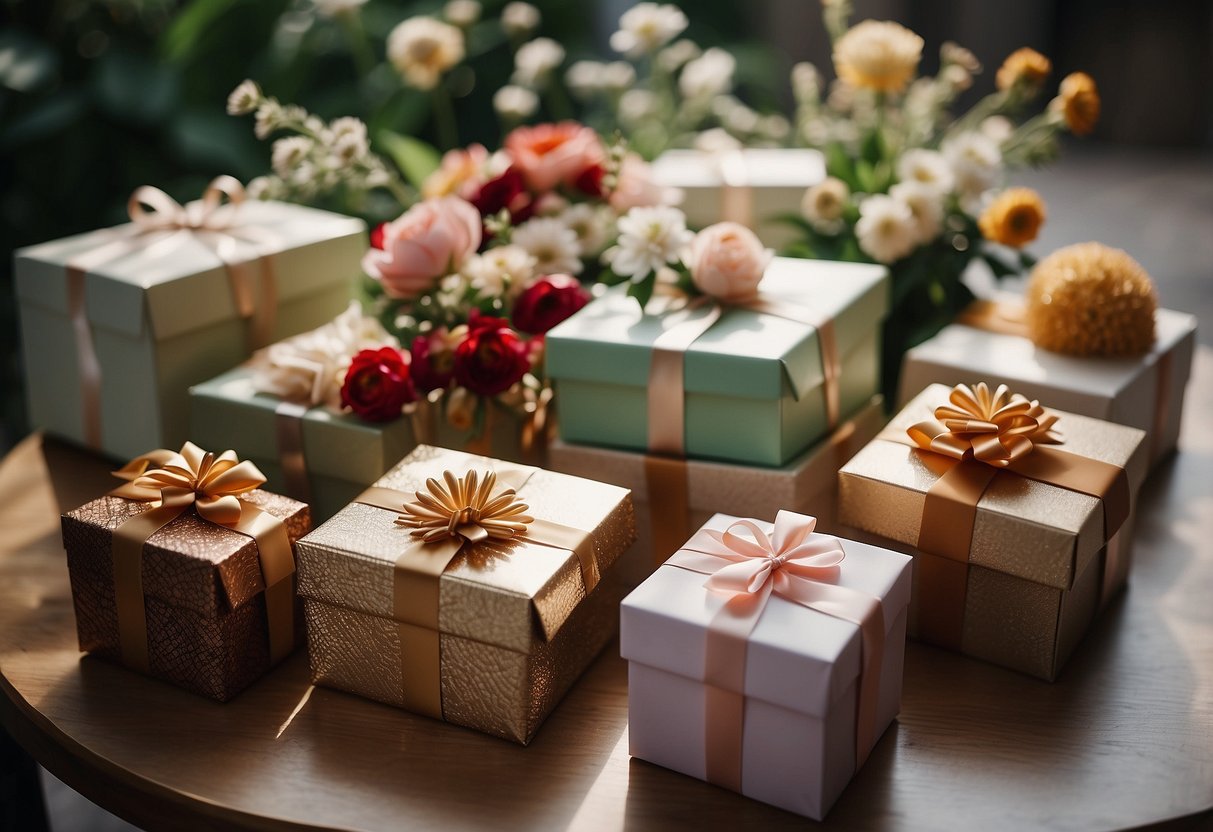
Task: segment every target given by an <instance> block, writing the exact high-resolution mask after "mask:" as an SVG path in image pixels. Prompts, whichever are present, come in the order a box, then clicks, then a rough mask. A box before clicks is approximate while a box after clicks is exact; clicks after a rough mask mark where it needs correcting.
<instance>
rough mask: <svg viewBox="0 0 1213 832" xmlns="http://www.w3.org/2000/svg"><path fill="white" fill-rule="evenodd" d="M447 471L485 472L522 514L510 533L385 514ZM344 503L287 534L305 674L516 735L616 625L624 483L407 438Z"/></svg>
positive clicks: (533, 726) (534, 725)
mask: <svg viewBox="0 0 1213 832" xmlns="http://www.w3.org/2000/svg"><path fill="white" fill-rule="evenodd" d="M448 472H449V473H450V474H451V476H452V477H453V478H463V477H467V476H469V475H470V474H471V473H472V472H475V473H476V475H477V476H478V477H479V482H483V481H484V477H485V475H486V474H488V473H489V472H493V475H494V476H495V477H497V478H498V479H499V482H498V484H497V485H496V486H494V488H493V492H494V493H495V494H499V493H501V492H502V491H503V489H504V487H505V486H507V485H508V486H509V487H512V488H515V489H516V490H517V500H519V501H521V502H522V503H524V504H525V506H526V513H527V514H528V515H530V517H528V518H527V519H532V518H533V520H534V521H535V522H534V523H532V524H531V525H530V526H528V527H527V528H526V530H525V532H523V533H520V534H519V535H517V536H516V537H514V538H512V539H494V538H492V537H490V538H487V539H478V540H473V539H472V537H473V535H472V533H471V532H469V531H467V530H466V529H464V527H462V526H461V527H460V528H461V529H463V534H466V535H467V537H466V538H464V537H459V536H453V537H450V538H443V539H441V540H436V541H434V542H426V541H423V540H421V539H419V538H418V537H417V536H416V535H415V534H414V531H415V530H414V529H412V528H410V527H409V526H407V525H405V524H404V523H402V522H398V520H399V519H400V517H401V514H402V512H404V511H405V502H406V501H408V500H411V499H413V497H414V494H415V493H416V492H418V491H424V490H426V489H427V479H431V478H432V479H434V480H436V481H437V482H438V483H442V482H450V480H444V473H448ZM372 493H374V494H377V495H378V496H377V497H372V496H368V495H371V494H372ZM385 495H386V496H385ZM358 499H359V500H365V502H358V501H355V502H354V503H351V504H350V505H348V506H346V507H345V508H344V509H342V510H341V511H340V512H338V514H337V515H336V516H335V517H333V518H332V519H331V520H329V521H328V522H327V523H325V524H324V525H322V526H320V527H319V528H318V529H316V530H315V531H314V532H312V533H311V534H309V535H308V536H307V537H305V538H304V539H303V540H301V541H300V543H299V550H298V552H299V564H298V568H299V593H300V595H302V596H303V598H304V614H305V617H306V620H307V630H308V650H309V654H310V656H311V665H312V673H313V676H314V677H315V679H316V681H317V682H319V683H320V684H324V685H327V686H329V687H334V688H338V689H341V690H346V691H350V692H352V693H356V694H359V695H361V696H366V697H368V698H371V699H376V700H378V701H380V702H386V703H388V704H390V705H395V706H398V707H402V708H406V709H408V710H412V711H415V712H418V713H422V714H425V715H427V716H431V717H434V718H439V719H443V720H445V721H447V722H453V723H456V724H458V725H464V726H467V727H469V728H475V729H477V730H479V731H483V732H485V733H488V734H493V735H495V736H498V737H503V738H505V739H509V740H513V741H515V742H519V743H523V744H525V743H527V742H529V741H530V740H531V738H532V737H533V736H534V734H535V732H536V730H537V729H538V728H539V725H540V724H541V723H542V722H543V720H544V718H545V717H546V716H547V715H548V713H549V712H551V710H552V708H553V707H555V705H556V703H557V702H559V701H560V699H561V698H562V697H563V696H564V694H565V692H566V691H567V690H568V689H569V687H570V686H571V685H572V684H573V682H574V681H575V680H576V679H577V677H578V676H579V675H580V674H581V672H582V671H583V670H585V668H586V667H587V666H588V665H589V663H590V661H591V660H592V659H593V658H594V656H595V655H597V653H598V652H599V651H600V650H601V649H602V648H603V647H604V646H605V645H606V643H607V642H608V641H609V640H610V639H611V638H612V637H613V636H614V634H615V632H616V629H617V627H618V621H619V613H618V604H619V601H620V599H621V598H622V595H623V585H622V582H621V581H619V580H618V577H617V575H616V574H615V572H617V570H615V569H613V568H612V567H613V565H614V564H615V562H616V561H617V560H618V558H619V556H620V555H621V554H622V553H623V552H624V551H625V550H626V549H627V548H628V547H629V546H630V545H631V544H632V542H633V541H634V540H635V538H636V530H635V518H634V516H633V510H632V501H631V497H630V495H629V493H628V491H627V490H625V489H622V488H617V487H615V486H611V485H604V484H602V483H598V482H593V481H591V480H586V479H579V478H577V477H570V476H566V475H563V474H556V473H552V472H549V471H543V470H540V469H537V468H531V467H528V466H521V465H515V464H511V463H505V462H501V461H497V460H492V459H489V458H487V457H481V456H475V455H472V454H466V453H462V452H460V451H452V450H445V449H440V448H433V447H430V446H426V445H422V446H419V447H418V448H417V449H416V450H415V451H413V452H412V453H411V454H410V455H409V456H408V457H406V458H405V459H404V461H402V462H401V463H400V464H399V465H397V466H396V467H395V468H393V469H392V470H391V471H389V472H388V473H387V474H386V475H384V477H383V478H382V479H380V480H379V482H377V483H376V484H375V486H374V487H372V488H371V489H368V491H367V492H366V493H365V494H364V495H363V496H362V497H359V498H358ZM456 522H457V521H456ZM440 525H445V521H444V522H443V523H442V524H440ZM540 526H547V527H549V531H548V532H544V531H543V530H542V529H539V528H538V527H540ZM453 527H454V526H452V528H453ZM551 527H556V528H558V529H560V530H562V531H561V533H562V534H564V535H565V536H566V537H570V536H571V538H572V539H576V540H579V541H580V542H579V543H578V544H577V545H573V544H572V543H570V545H569V546H567V547H566V546H562V545H559V542H558V540H557V539H556V538H553V537H552V536H551V533H550V528H551ZM545 535H546V536H545ZM444 547H445V554H444V553H443V552H444ZM421 572H426V573H428V574H420V573H421ZM418 581H420V582H421V583H420V590H419V589H418V584H417V582H418ZM587 586H589V587H590V589H589V591H588V592H587Z"/></svg>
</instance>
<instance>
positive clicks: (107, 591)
mask: <svg viewBox="0 0 1213 832" xmlns="http://www.w3.org/2000/svg"><path fill="white" fill-rule="evenodd" d="M241 499H242V500H245V501H246V502H249V503H252V504H253V505H255V506H257V507H258V508H260V509H261V510H263V511H265V512H267V513H269V514H272V515H273V516H275V517H278V518H279V519H281V520H282V521H283V523H284V524H285V525H286V529H287V533H288V534H289V536H290V538H291V540H292V542H293V541H296V540H298V539H299V538H300V537H302V536H303V535H304V534H306V533H307V531H308V529H309V528H310V527H311V518H310V514H309V512H308V507H307V506H306V505H304V504H303V503H300V502H296V501H295V500H292V499H290V498H288V497H283V496H280V495H278V494H271V493H269V492H268V491H253V492H250V493H248V494H246V495H244V496H242V497H241ZM149 508H150V504H149V503H144V502H139V501H137V500H127V499H123V498H122V497H113V496H108V495H107V496H105V497H101V498H100V499H97V500H93V501H92V502H91V503H86V504H85V505H83V506H81V507H80V508H78V509H76V510H75V511H70V512H68V513H67V514H65V515H63V523H62V525H63V543H64V547H65V548H66V549H67V564H68V573H69V575H70V578H71V585H72V600H73V602H74V604H75V609H76V629H77V633H78V635H79V639H80V649H81V650H84V651H86V652H89V653H93V654H94V655H97V656H100V657H102V658H106V659H110V660H112V661H120V653H119V643H118V613H117V607H116V604H115V600H114V575H113V559H112V556H111V548H110V547H111V541H112V533H113V530H114V529H115V528H117V527H118V526H120V525H121V524H122V523H123V522H124V521H126V520H128V519H129V518H131V517H134V516H136V515H139V514H142V513H143V512H145V511H148V510H149ZM142 566H143V593H144V596H145V599H146V615H147V630H148V650H149V654H150V655H149V661H150V664H151V673H152V675H153V676H156V677H159V678H162V679H166V680H168V681H171V682H173V683H175V684H177V685H180V686H181V687H184V688H186V689H188V690H192V691H194V692H196V693H200V694H202V695H204V696H209V697H211V698H213V699H218V700H220V701H226V700H228V699H230V698H232V697H233V696H235V695H236V694H237V693H239V692H240V691H241V690H242V689H243V688H244V687H246V686H247V685H248V684H249V683H250V682H252V681H253V680H254V679H256V678H257V677H258V676H260V675H261V674H262V673H264V672H265V671H266V670H267V669H268V668H269V666H270V660H269V647H268V638H269V636H268V632H267V629H266V620H265V602H264V599H263V597H262V593H263V592H264V590H265V583H264V582H263V581H262V578H261V567H260V563H259V560H258V556H257V546H256V543H255V542H254V541H253V539H252V538H251V537H249V536H247V535H244V534H240V533H239V532H235V531H232V530H231V529H228V528H224V527H223V526H217V525H215V524H214V523H208V522H207V521H205V520H203V519H201V518H200V517H198V516H197V514H195V513H194V512H193V511H192V510H191V511H188V512H186V513H185V514H183V515H182V516H181V517H178V518H177V519H176V520H174V521H173V522H171V523H169V524H168V525H167V526H165V527H164V528H163V529H161V530H160V531H158V532H156V533H155V534H153V535H152V536H151V537H150V538H149V539H148V541H147V544H146V545H145V546H144V550H143V561H142Z"/></svg>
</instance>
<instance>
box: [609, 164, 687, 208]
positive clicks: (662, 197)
mask: <svg viewBox="0 0 1213 832" xmlns="http://www.w3.org/2000/svg"><path fill="white" fill-rule="evenodd" d="M609 201H610V203H611V207H612V208H614V209H615V211H616V212H617V213H620V214H626V213H627V212H628V211H630V210H631V209H632V208H640V207H643V206H646V205H661V204H662V203H668V202H672V200H671V199H669V198H668V197H667V195H666V189H665V188H662V187H661V186H660V185H658V184H657V182H656V181H654V179H653V169H652V168H651V167H650V166H649V163H648V162H646V161H645V160H644V159H642V158H640V157H639V156H637V155H636V154H635V153H629V154H628V155H627V156H624V157H623V163H622V164H621V165H620V166H619V181H618V182H617V183H616V185H615V190H613V191H611V195H610V197H609Z"/></svg>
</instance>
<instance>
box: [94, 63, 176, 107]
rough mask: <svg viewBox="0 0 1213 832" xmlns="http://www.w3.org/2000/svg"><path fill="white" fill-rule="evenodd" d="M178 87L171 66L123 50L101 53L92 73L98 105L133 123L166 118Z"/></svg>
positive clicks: (174, 100)
mask: <svg viewBox="0 0 1213 832" xmlns="http://www.w3.org/2000/svg"><path fill="white" fill-rule="evenodd" d="M179 87H180V83H179V79H178V76H177V72H176V71H175V68H173V67H169V66H166V65H164V64H162V63H159V62H158V61H156V60H155V59H153V58H149V57H148V56H146V55H141V54H139V53H137V52H130V51H126V50H111V51H109V52H107V53H105V54H104V55H103V56H102V57H101V58H99V59H98V60H97V67H96V69H95V70H94V73H93V91H94V94H95V96H96V100H97V105H98V107H99V108H100V109H102V110H104V111H105V112H106V113H108V114H109V115H111V116H113V117H115V118H118V119H122V120H124V121H131V122H135V123H136V124H156V123H159V122H161V121H163V120H164V119H166V118H167V117H168V115H169V113H170V112H172V110H173V107H174V106H175V105H176V103H177V100H178V99H179V97H180V93H179Z"/></svg>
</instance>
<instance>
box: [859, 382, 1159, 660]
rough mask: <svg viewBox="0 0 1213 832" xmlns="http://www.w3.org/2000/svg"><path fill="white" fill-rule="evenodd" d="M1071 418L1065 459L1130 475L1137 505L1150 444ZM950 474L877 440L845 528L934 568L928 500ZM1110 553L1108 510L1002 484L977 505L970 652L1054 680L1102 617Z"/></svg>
mask: <svg viewBox="0 0 1213 832" xmlns="http://www.w3.org/2000/svg"><path fill="white" fill-rule="evenodd" d="M950 389H951V388H949V387H945V386H943V385H932V386H931V387H928V388H927V389H926V390H925V391H923V392H922V393H921V394H920V395H918V396H917V397H915V398H914V399H913V400H912V401H911V402H910V403H909V404H908V405H906V407H905V409H904V410H902V411H901V413H899V414H898V415H897V416H895V417H894V418H893V420H892V421H891V422H890V423H889V426H888V428H886V430H887V431H889V432H894V431H896V432H898V433H901V432H904V431H905V429H906V428H907V427H908V426H910V425H911V424H914V423H915V422H918V421H921V420H923V419H925V418H929V417H930V415H931V412H932V410H933V409H934V407H935V405H936V404H938V403H942V402H945V401H946V400H947V395H948V392H949V390H950ZM1042 404H1044V405H1045V406H1046V407H1047V406H1048V402H1042ZM1054 412H1057V411H1054ZM1060 416H1061V419H1060V421H1059V422H1058V430H1060V432H1061V433H1062V434H1063V436H1064V439H1065V443H1064V444H1063V445H1061V446H1059V447H1061V448H1063V449H1065V450H1068V451H1071V452H1074V453H1078V454H1082V455H1084V456H1089V457H1093V458H1095V459H1099V460H1103V461H1105V462H1109V463H1112V464H1115V465H1119V466H1121V467H1123V468H1124V469H1125V471H1126V474H1127V476H1128V479H1129V485H1130V488H1131V490H1132V492H1133V495H1134V499H1136V494H1137V491H1138V489H1139V487H1140V486H1141V483H1142V480H1143V479H1144V478H1145V474H1146V466H1147V452H1146V451H1147V449H1146V446H1145V443H1144V441H1143V440H1144V437H1145V434H1144V433H1143V432H1142V431H1140V430H1137V429H1135V428H1127V427H1123V426H1121V425H1115V424H1112V423H1110V422H1104V421H1101V420H1099V419H1091V418H1088V417H1085V416H1078V415H1075V414H1071V413H1061V414H1060ZM945 465H946V463H945ZM943 470H944V468H943V467H942V466H941V464H940V462H939V460H938V459H937V458H935V457H934V456H933V455H931V454H927V453H924V452H921V451H918V450H915V449H913V448H910V447H909V446H907V445H904V444H900V443H897V442H890V441H886V440H883V439H876V440H874V441H873V442H871V443H870V444H869V445H868V446H867V447H865V448H864V449H863V450H861V451H860V452H859V453H857V454H856V455H855V456H854V457H853V458H852V459H851V461H850V462H848V463H847V464H846V465H845V466H843V468H842V470H841V471H840V472H839V521H840V523H842V524H843V525H844V526H847V527H852V528H854V529H857V530H861V531H863V532H868V533H870V534H871V535H874V536H875V537H870V538H869V539H871V540H872V541H873V542H876V543H878V544H879V545H883V546H887V547H888V548H891V549H896V550H898V551H902V552H906V553H907V554H911V555H914V556H916V557H919V556H922V557H931V556H932V555H930V554H929V553H921V552H918V551H917V550H916V549H915V545H916V543H917V540H918V532H919V525H920V521H921V519H922V509H923V501H924V499H925V495H926V492H927V490H928V489H930V487H931V486H932V485H933V484H934V482H935V480H936V479H938V477H939V475H940V473H942V471H943ZM1132 526H1133V523H1132V517H1130V520H1129V521H1126V523H1125V526H1124V527H1123V529H1122V532H1121V534H1123V535H1125V537H1126V538H1127V537H1128V536H1129V535H1131V534H1132ZM1106 544H1107V541H1106V540H1105V539H1104V535H1103V507H1102V505H1101V503H1100V502H1099V500H1097V499H1095V498H1094V497H1089V496H1087V495H1084V494H1078V493H1076V492H1073V491H1068V490H1066V489H1063V488H1059V487H1057V486H1052V485H1047V484H1044V483H1040V482H1035V481H1033V480H1028V479H1026V478H1024V477H1019V476H1016V475H1014V474H1009V473H1002V474H999V475H998V477H997V478H996V479H995V480H994V482H993V483H992V484H991V486H990V487H989V489H987V490H986V492H985V494H984V495H983V496H982V498H981V501H980V502H979V503H978V505H977V519H976V522H975V523H974V526H973V538H972V543H971V546H970V551H969V564H970V568H969V571H968V583H967V594H966V597H965V617H964V632H963V633H962V637H961V639H962V643H961V650H962V652H964V653H966V654H968V655H973V656H977V657H980V658H983V659H987V660H989V661H992V662H995V663H997V664H1001V665H1004V666H1006V667H1010V668H1013V669H1015V670H1020V671H1023V672H1025V673H1030V674H1032V675H1034V676H1039V677H1042V678H1045V679H1050V680H1051V679H1053V678H1055V676H1056V674H1057V672H1058V671H1059V670H1060V668H1061V665H1062V663H1063V662H1064V661H1065V658H1066V657H1067V656H1068V654H1069V652H1070V651H1071V650H1072V649H1073V647H1074V646H1075V644H1077V642H1078V640H1079V638H1080V637H1081V635H1082V633H1083V632H1084V631H1085V629H1086V627H1087V625H1088V624H1089V623H1090V621H1091V619H1092V618H1093V615H1094V612H1095V609H1096V607H1097V606H1098V603H1099V597H1100V588H1101V582H1102V578H1103V571H1104V568H1105V555H1106V549H1105V547H1106ZM1125 554H1126V556H1127V552H1126V553H1125ZM917 578H918V575H917V572H916V574H915V580H916V581H917ZM1120 580H1123V577H1122V578H1120ZM915 597H917V592H915ZM915 618H916V604H915V605H912V607H911V616H910V631H911V635H913V634H914V632H915Z"/></svg>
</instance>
